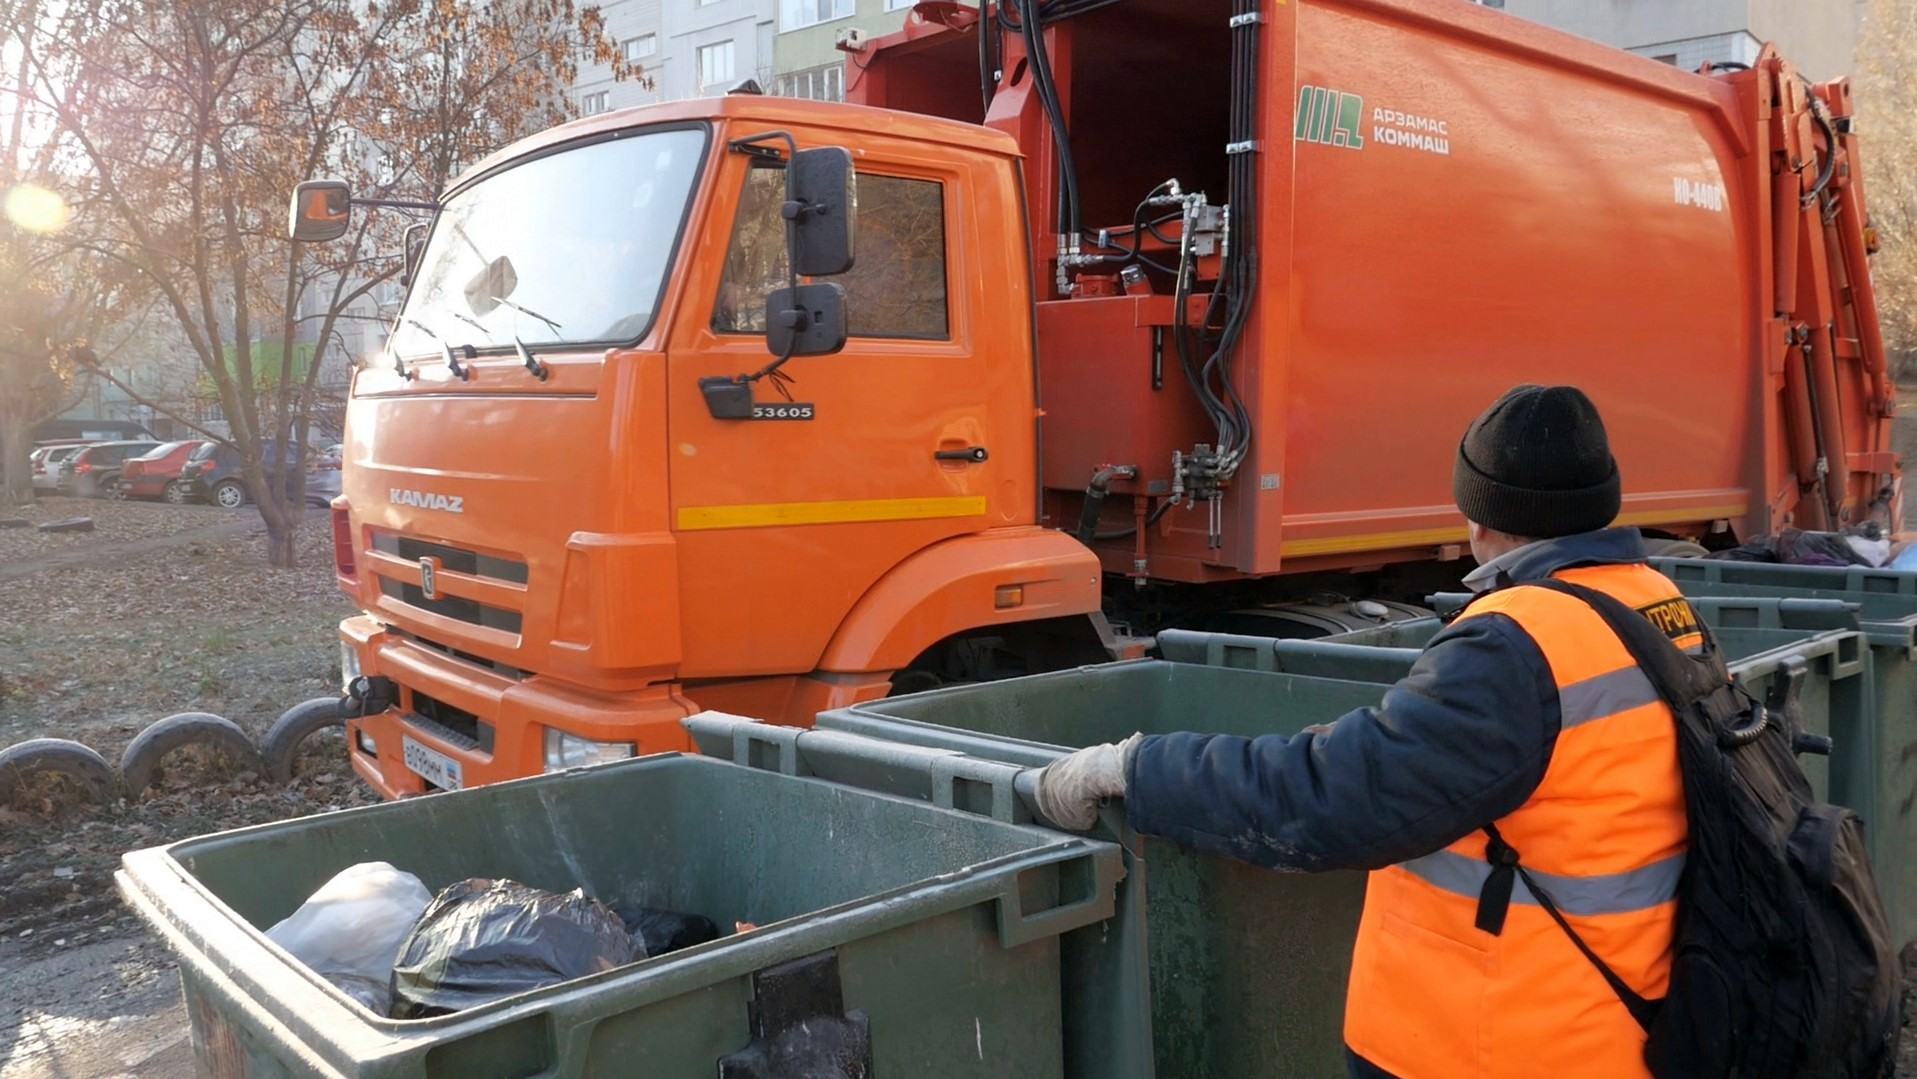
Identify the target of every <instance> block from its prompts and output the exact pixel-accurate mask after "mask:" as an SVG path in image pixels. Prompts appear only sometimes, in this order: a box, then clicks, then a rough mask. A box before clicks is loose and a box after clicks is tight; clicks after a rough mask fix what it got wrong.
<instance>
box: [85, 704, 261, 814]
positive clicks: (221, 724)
mask: <svg viewBox="0 0 1917 1079" xmlns="http://www.w3.org/2000/svg"><path fill="white" fill-rule="evenodd" d="M190 745H200V746H206V747H207V748H209V749H215V750H219V751H221V752H223V753H225V754H226V755H227V756H229V757H231V758H232V759H233V760H234V761H235V762H236V763H237V764H239V766H240V767H241V768H242V769H246V770H250V771H253V772H258V773H261V774H264V773H265V767H264V766H263V765H262V764H261V762H260V751H259V750H258V749H256V748H254V746H253V740H252V739H251V738H248V737H247V736H246V732H245V731H243V730H241V729H240V726H239V724H237V723H235V722H233V721H232V720H230V719H225V718H222V717H220V716H216V715H213V714H212V713H211V712H181V713H180V714H179V715H176V716H168V717H166V718H165V719H162V720H160V721H159V722H157V723H155V724H153V725H152V726H151V727H148V728H147V729H146V730H143V731H141V732H140V733H139V734H138V735H136V736H134V739H133V741H131V742H128V743H127V747H126V752H125V753H122V754H121V755H120V781H121V783H123V784H124V785H125V787H126V794H127V797H128V798H138V797H139V796H140V793H141V792H142V791H144V790H146V789H147V787H148V786H150V785H151V784H152V782H153V777H154V775H155V774H156V773H157V772H158V771H159V767H160V762H161V761H162V760H165V759H166V757H167V755H168V754H170V753H172V752H173V751H174V750H176V749H180V748H182V747H184V746H190Z"/></svg>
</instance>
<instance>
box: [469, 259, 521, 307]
mask: <svg viewBox="0 0 1917 1079" xmlns="http://www.w3.org/2000/svg"><path fill="white" fill-rule="evenodd" d="M518 287H519V271H517V270H515V269H513V260H512V259H509V258H507V257H506V256H504V255H501V256H499V257H498V258H496V259H494V260H492V261H491V262H488V263H487V264H486V268H485V269H483V270H480V271H479V272H478V273H476V274H474V275H473V279H472V280H471V281H468V282H466V306H467V307H470V308H472V310H473V314H475V315H479V316H481V317H482V318H483V317H485V316H486V315H489V314H491V313H492V312H493V311H494V310H496V309H497V308H498V307H499V301H501V300H503V299H505V298H506V297H508V296H511V295H512V294H513V290H514V289H516V288H518Z"/></svg>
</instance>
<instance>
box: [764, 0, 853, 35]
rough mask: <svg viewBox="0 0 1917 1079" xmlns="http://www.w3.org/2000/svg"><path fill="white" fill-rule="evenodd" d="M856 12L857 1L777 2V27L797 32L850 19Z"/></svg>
mask: <svg viewBox="0 0 1917 1079" xmlns="http://www.w3.org/2000/svg"><path fill="white" fill-rule="evenodd" d="M857 12H858V0H779V25H780V26H781V27H782V28H784V29H786V30H798V29H801V28H803V27H807V26H812V25H815V24H817V23H822V22H830V21H831V20H833V19H846V18H850V17H852V16H853V15H855V14H857Z"/></svg>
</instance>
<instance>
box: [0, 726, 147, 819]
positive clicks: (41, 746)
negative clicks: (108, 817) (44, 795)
mask: <svg viewBox="0 0 1917 1079" xmlns="http://www.w3.org/2000/svg"><path fill="white" fill-rule="evenodd" d="M40 775H63V776H66V777H67V778H68V779H71V780H72V781H73V782H74V785H75V786H77V787H79V788H80V791H81V793H82V794H84V795H85V796H86V797H87V798H88V800H90V801H92V802H95V803H97V804H100V805H105V804H107V803H108V802H111V801H113V800H114V799H115V798H117V797H119V795H120V779H119V777H118V776H116V775H114V774H113V766H112V765H110V764H108V763H107V761H106V758H105V757H102V756H100V755H99V754H98V753H95V752H94V751H93V750H91V749H88V748H87V747H86V746H83V745H81V744H80V743H78V742H71V741H68V740H67V739H65V738H35V739H32V740H30V741H26V742H21V743H20V744H19V745H16V746H9V747H8V748H6V749H0V803H4V802H6V801H8V800H10V799H11V798H12V797H13V793H14V791H15V790H17V789H19V786H20V784H21V782H22V781H24V780H27V779H31V778H32V777H34V776H40Z"/></svg>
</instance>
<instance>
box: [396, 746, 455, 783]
mask: <svg viewBox="0 0 1917 1079" xmlns="http://www.w3.org/2000/svg"><path fill="white" fill-rule="evenodd" d="M401 743H402V745H401V747H400V748H401V750H402V753H403V756H404V759H405V761H406V767H408V768H411V769H412V770H413V772H414V773H415V774H417V775H418V776H419V777H420V778H421V779H424V780H425V781H426V782H428V783H431V784H432V785H433V786H435V787H438V788H439V789H441V790H449V791H456V790H459V789H460V788H461V787H463V786H465V781H464V780H463V779H462V778H461V777H460V774H459V762H458V761H456V760H454V759H452V758H451V757H448V756H447V755H446V754H444V753H441V752H440V751H438V750H436V749H428V748H426V747H425V746H423V745H420V744H419V743H418V742H415V741H413V739H412V736H411V735H406V736H403V737H402V738H401Z"/></svg>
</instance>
